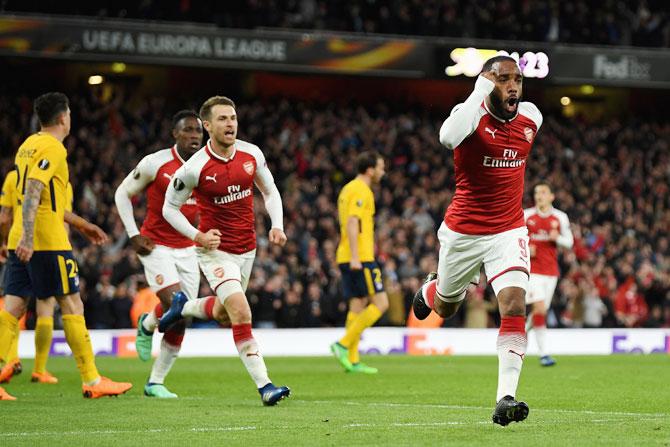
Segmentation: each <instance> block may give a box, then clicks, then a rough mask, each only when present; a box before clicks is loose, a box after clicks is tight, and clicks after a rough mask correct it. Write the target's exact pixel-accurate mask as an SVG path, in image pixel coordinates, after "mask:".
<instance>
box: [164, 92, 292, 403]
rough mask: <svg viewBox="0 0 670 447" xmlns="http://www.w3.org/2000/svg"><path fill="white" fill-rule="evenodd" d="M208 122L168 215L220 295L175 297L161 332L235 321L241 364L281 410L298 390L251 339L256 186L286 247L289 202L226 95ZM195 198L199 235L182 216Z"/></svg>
mask: <svg viewBox="0 0 670 447" xmlns="http://www.w3.org/2000/svg"><path fill="white" fill-rule="evenodd" d="M200 118H201V119H202V120H203V123H204V125H205V129H207V132H209V135H210V137H211V139H210V140H209V141H207V144H206V145H205V147H203V148H202V149H201V150H200V151H199V152H197V153H196V154H195V155H194V156H192V157H191V158H190V159H189V160H188V161H187V162H186V163H185V164H184V165H183V166H182V167H181V168H179V169H178V170H177V172H175V174H174V180H173V181H172V183H171V184H170V186H169V187H168V190H167V195H166V197H165V204H164V205H163V217H165V220H167V221H168V222H169V223H170V224H171V225H172V226H173V227H174V228H175V229H177V231H179V232H180V233H181V234H183V235H184V236H186V237H188V238H189V239H190V240H193V241H195V242H196V243H197V244H198V245H199V247H197V248H196V253H197V254H198V261H199V263H200V269H201V270H202V272H203V273H204V274H205V277H206V278H207V281H208V282H209V285H210V286H211V288H212V290H214V292H215V293H216V297H215V298H202V299H198V300H190V301H188V302H187V300H186V296H185V295H184V294H183V293H177V294H175V296H174V297H173V299H172V306H171V307H170V310H169V311H168V312H166V313H165V314H164V315H163V318H161V320H160V322H159V325H158V330H159V331H163V330H165V329H166V328H168V327H170V326H171V325H172V324H174V323H175V322H176V321H178V320H179V319H181V318H182V317H188V316H191V317H198V318H202V319H209V318H214V319H216V320H217V321H219V322H221V321H222V320H224V319H226V318H228V317H229V318H230V322H231V326H232V330H233V340H234V341H235V346H236V347H237V350H238V353H239V355H240V359H241V360H242V363H243V364H244V366H245V367H246V369H247V371H248V372H249V375H250V376H251V378H252V379H253V381H254V383H255V384H256V388H257V389H258V392H259V393H260V395H261V399H262V401H263V404H264V405H275V404H276V403H277V402H278V401H279V400H281V399H283V398H285V397H288V396H289V394H290V390H289V389H288V387H285V386H281V387H276V386H275V385H273V384H272V382H271V381H270V378H269V377H268V373H267V368H266V367H265V361H264V360H263V356H262V355H261V353H260V349H259V347H258V343H256V340H255V339H254V337H253V335H252V333H251V309H250V307H249V303H248V301H247V297H246V295H245V291H246V288H247V284H248V283H249V277H250V275H251V268H252V266H253V263H254V258H255V256H256V230H255V218H254V202H253V188H254V184H255V185H256V187H258V189H259V190H260V191H261V193H262V194H263V199H264V201H265V208H266V210H267V212H268V214H269V215H270V220H271V221H272V228H271V229H270V233H269V240H270V243H273V244H277V245H279V246H283V245H284V244H286V235H285V234H284V223H283V209H282V200H281V196H280V194H279V190H278V189H277V186H276V185H275V183H274V178H273V177H272V173H270V170H269V169H268V167H267V163H266V162H265V156H264V155H263V153H262V152H261V150H260V149H259V148H258V146H255V145H253V144H251V143H247V142H246V141H242V140H238V139H236V137H237V126H238V122H237V112H236V111H235V103H234V102H233V101H232V100H230V99H229V98H226V97H224V96H214V97H211V98H209V99H208V100H207V101H205V103H204V104H203V105H202V107H201V108H200ZM191 194H193V195H194V196H195V198H196V201H197V203H198V209H199V211H200V224H199V229H198V228H195V227H194V226H193V225H192V224H191V223H190V222H189V221H188V219H187V218H186V216H184V214H183V212H182V211H181V207H182V206H183V205H184V203H186V201H187V200H188V198H189V197H191ZM226 313H227V315H226Z"/></svg>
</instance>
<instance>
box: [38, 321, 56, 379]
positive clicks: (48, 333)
mask: <svg viewBox="0 0 670 447" xmlns="http://www.w3.org/2000/svg"><path fill="white" fill-rule="evenodd" d="M53 332H54V319H53V317H37V323H35V365H34V366H33V372H34V373H38V374H44V372H45V371H46V370H47V359H48V358H49V350H50V349H51V339H52V338H53Z"/></svg>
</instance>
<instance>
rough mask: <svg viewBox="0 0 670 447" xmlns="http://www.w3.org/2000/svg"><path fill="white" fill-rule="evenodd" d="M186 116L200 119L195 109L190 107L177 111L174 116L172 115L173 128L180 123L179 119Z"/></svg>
mask: <svg viewBox="0 0 670 447" xmlns="http://www.w3.org/2000/svg"><path fill="white" fill-rule="evenodd" d="M184 118H195V119H200V117H199V116H198V114H197V113H196V112H195V110H190V109H184V110H180V111H179V112H177V113H175V114H174V116H173V117H172V128H173V129H174V128H176V127H177V124H179V121H181V120H183V119H184Z"/></svg>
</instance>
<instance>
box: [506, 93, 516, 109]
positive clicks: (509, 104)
mask: <svg viewBox="0 0 670 447" xmlns="http://www.w3.org/2000/svg"><path fill="white" fill-rule="evenodd" d="M518 104H519V98H517V97H515V96H513V97H511V98H507V101H505V108H506V109H507V111H508V112H514V111H515V110H516V107H517V105H518Z"/></svg>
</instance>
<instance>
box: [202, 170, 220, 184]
mask: <svg viewBox="0 0 670 447" xmlns="http://www.w3.org/2000/svg"><path fill="white" fill-rule="evenodd" d="M217 174H218V172H215V173H214V175H206V176H205V180H211V181H213V182H214V183H216V175H217Z"/></svg>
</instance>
